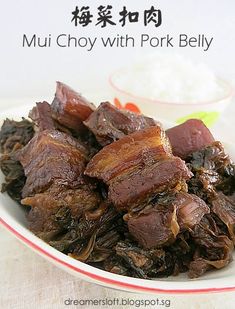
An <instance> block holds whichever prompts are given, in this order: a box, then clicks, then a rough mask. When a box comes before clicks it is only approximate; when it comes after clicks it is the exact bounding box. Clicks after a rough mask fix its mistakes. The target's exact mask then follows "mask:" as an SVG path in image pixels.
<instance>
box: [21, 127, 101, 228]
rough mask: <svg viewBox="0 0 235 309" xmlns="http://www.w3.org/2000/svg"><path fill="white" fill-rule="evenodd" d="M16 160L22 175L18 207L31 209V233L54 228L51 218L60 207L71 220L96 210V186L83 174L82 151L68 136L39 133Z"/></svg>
mask: <svg viewBox="0 0 235 309" xmlns="http://www.w3.org/2000/svg"><path fill="white" fill-rule="evenodd" d="M17 158H18V160H19V161H20V162H21V164H22V166H23V168H24V172H25V176H26V183H25V186H24V188H23V194H22V195H23V200H22V204H24V205H29V206H31V211H30V216H31V218H34V220H31V221H33V224H31V228H32V230H36V229H38V228H39V227H40V228H41V230H42V231H44V230H45V229H46V228H47V227H48V228H49V227H50V226H54V215H55V214H56V213H57V212H58V210H59V209H60V208H62V207H68V208H69V209H70V211H71V214H72V215H73V216H74V217H79V216H80V215H81V214H82V213H83V212H84V211H87V210H90V209H92V208H96V207H98V205H99V203H100V201H101V198H100V196H99V194H98V193H97V192H96V190H95V189H96V186H95V184H93V183H91V181H90V180H89V179H87V178H86V177H84V175H83V171H84V169H85V166H86V163H87V153H86V149H85V148H84V147H83V145H81V144H80V143H79V142H78V141H77V140H75V139H74V138H72V137H71V136H69V135H67V134H65V133H62V132H59V131H56V130H44V131H43V132H39V133H37V134H36V135H35V136H34V138H33V139H32V140H31V141H30V142H29V143H28V144H27V145H26V146H25V147H24V148H23V149H22V150H21V151H20V152H18V154H17ZM37 221H38V222H40V224H39V223H38V222H37ZM34 224H36V226H37V228H34V227H33V226H34ZM38 226H39V227H38ZM53 229H55V228H53Z"/></svg>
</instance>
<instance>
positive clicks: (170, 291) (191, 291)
mask: <svg viewBox="0 0 235 309" xmlns="http://www.w3.org/2000/svg"><path fill="white" fill-rule="evenodd" d="M0 223H1V224H2V225H3V226H4V227H5V228H6V229H7V230H9V231H10V232H11V233H13V234H14V236H15V237H16V238H18V239H20V240H21V241H22V242H24V243H25V244H26V245H28V246H29V247H31V248H32V249H34V250H35V251H37V252H38V253H40V254H41V255H43V256H45V257H47V258H49V259H51V260H52V261H54V262H57V263H59V264H61V265H63V266H65V267H67V268H69V269H72V270H73V271H76V272H78V273H80V274H82V275H84V276H86V277H87V278H90V279H93V280H96V281H98V282H99V283H101V284H102V283H103V284H109V285H112V286H113V287H114V288H122V289H123V288H125V290H126V291H133V290H136V292H138V291H139V292H146V293H147V292H150V293H166V294H196V293H215V292H232V291H235V286H232V287H224V288H202V289H177V290H175V289H160V288H150V287H145V286H140V285H136V284H130V283H125V282H121V281H118V280H114V279H110V278H105V277H102V276H100V275H96V274H93V273H91V272H88V271H85V270H83V269H81V268H79V267H76V266H74V265H71V264H69V263H67V262H65V261H63V260H62V259H60V258H58V257H56V256H54V255H53V254H51V253H49V252H47V251H46V250H44V249H43V248H41V247H40V246H39V245H36V244H35V243H33V242H32V241H31V240H29V239H28V238H27V237H25V236H23V235H22V234H21V233H19V232H18V231H16V230H15V229H14V228H13V227H12V226H10V225H9V224H8V223H7V222H5V221H4V220H3V219H2V218H0Z"/></svg>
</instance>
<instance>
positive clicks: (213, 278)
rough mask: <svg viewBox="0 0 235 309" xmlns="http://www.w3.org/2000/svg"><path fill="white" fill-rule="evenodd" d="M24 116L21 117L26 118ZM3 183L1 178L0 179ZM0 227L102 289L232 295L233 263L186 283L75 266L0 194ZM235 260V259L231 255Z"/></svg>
mask: <svg viewBox="0 0 235 309" xmlns="http://www.w3.org/2000/svg"><path fill="white" fill-rule="evenodd" d="M28 107H29V106H28V105H27V106H21V108H20V110H19V107H16V108H11V109H10V110H7V109H2V110H1V113H0V118H1V119H2V118H5V117H10V118H11V117H13V116H14V117H15V115H18V116H19V114H21V112H23V111H27V110H28ZM26 115H27V113H25V114H24V115H22V116H26ZM226 146H227V150H228V151H229V153H230V154H231V156H232V158H233V159H235V145H233V144H226ZM0 181H1V183H2V182H3V175H2V174H1V175H0ZM0 223H1V224H2V226H4V227H5V228H6V229H7V230H8V231H9V232H11V233H12V234H13V235H14V236H15V237H16V238H18V239H19V240H20V241H21V242H23V243H24V244H25V245H27V246H28V247H29V248H30V249H32V250H33V251H35V252H37V253H38V254H40V255H41V256H43V257H44V258H45V259H47V260H48V261H49V262H51V263H53V264H55V265H56V266H58V267H60V268H62V269H64V270H65V271H67V272H69V273H71V274H73V275H74V276H77V277H79V278H82V279H84V280H87V281H90V282H93V283H96V284H100V285H103V286H107V287H111V288H115V289H120V290H125V291H133V292H140V293H153V294H159V293H170V294H192V293H211V292H228V291H235V261H234V262H232V263H230V264H229V265H228V266H227V267H225V268H224V269H221V270H215V271H211V272H207V273H206V274H205V275H204V276H202V277H200V278H198V279H193V280H192V279H191V280H190V279H188V278H187V275H186V274H181V275H180V276H176V277H169V278H164V279H158V280H145V279H137V278H131V277H126V276H120V275H116V274H112V273H109V272H106V271H103V270H100V269H98V268H95V267H93V266H89V265H87V264H85V263H82V262H79V261H77V260H75V259H73V258H71V257H69V256H67V255H65V254H63V253H61V252H59V251H57V250H56V249H54V248H52V247H51V246H49V245H48V244H47V243H45V242H44V241H42V240H41V239H40V238H38V237H36V236H35V235H34V234H32V233H31V232H30V231H29V230H28V228H27V221H26V218H25V210H24V208H23V207H20V206H19V205H18V204H16V203H15V202H14V201H13V200H11V198H10V197H9V196H8V195H7V194H0ZM234 257H235V255H234Z"/></svg>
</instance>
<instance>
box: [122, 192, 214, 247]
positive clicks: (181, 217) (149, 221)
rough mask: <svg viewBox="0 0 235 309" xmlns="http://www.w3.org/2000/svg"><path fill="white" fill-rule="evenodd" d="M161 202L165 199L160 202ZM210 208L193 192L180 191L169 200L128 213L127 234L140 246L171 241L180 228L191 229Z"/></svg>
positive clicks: (181, 230) (153, 245)
mask: <svg viewBox="0 0 235 309" xmlns="http://www.w3.org/2000/svg"><path fill="white" fill-rule="evenodd" d="M163 202H164V203H163ZM209 212H210V208H209V207H208V206H207V205H206V203H205V202H204V201H203V200H201V199H200V198H198V197H197V196H195V195H191V194H188V193H186V192H179V193H178V194H176V195H175V197H174V198H172V199H171V200H170V201H168V200H167V197H166V201H164V199H162V200H161V201H159V202H157V203H156V204H155V205H154V206H151V207H150V208H148V207H146V208H145V209H144V210H142V211H140V212H139V213H138V214H137V215H134V216H133V217H130V219H129V220H128V228H129V232H130V234H131V235H132V236H133V238H134V239H136V240H137V242H138V243H139V244H140V245H141V246H142V247H143V248H154V247H160V246H163V245H164V246H166V245H169V244H171V243H172V242H173V241H174V240H175V239H176V236H177V235H178V233H179V232H185V231H186V230H191V229H192V228H194V226H196V225H197V224H198V223H199V222H200V221H201V219H202V218H203V216H204V215H205V214H208V213H209Z"/></svg>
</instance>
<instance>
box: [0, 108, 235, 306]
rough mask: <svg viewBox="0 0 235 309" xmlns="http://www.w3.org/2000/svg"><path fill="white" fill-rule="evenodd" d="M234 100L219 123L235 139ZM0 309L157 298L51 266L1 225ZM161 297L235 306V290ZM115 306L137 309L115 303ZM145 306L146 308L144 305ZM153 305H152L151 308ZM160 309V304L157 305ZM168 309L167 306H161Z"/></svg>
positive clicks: (173, 303)
mask: <svg viewBox="0 0 235 309" xmlns="http://www.w3.org/2000/svg"><path fill="white" fill-rule="evenodd" d="M234 116H235V107H234V103H233V104H231V107H230V108H229V110H228V111H227V112H226V114H225V115H224V116H223V117H222V119H221V120H220V122H219V123H218V124H217V125H216V126H215V128H214V131H215V133H216V134H217V135H216V136H218V137H219V138H223V139H225V140H227V141H229V140H230V141H235V136H234V118H235V117H234ZM0 278H1V282H0V308H2V309H8V308H9V309H13V308H14V309H27V308H35V309H37V308H40V309H44V308H48V309H51V308H58V309H59V308H66V307H69V308H70V307H73V308H75V307H77V308H110V307H108V306H106V307H105V306H103V307H95V306H93V307H92V306H89V307H88V306H69V305H65V303H64V302H65V300H67V299H78V300H79V299H88V298H89V299H95V298H97V299H105V298H109V299H113V298H119V299H120V298H126V299H127V298H129V299H134V300H139V299H150V300H151V299H156V296H153V295H144V294H133V293H126V292H123V291H118V290H112V289H108V288H104V287H101V286H98V285H95V284H91V283H87V282H85V281H83V280H79V279H77V278H75V277H73V276H71V275H69V274H67V273H65V272H63V271H62V270H60V269H58V268H56V267H55V266H53V265H51V264H50V263H49V262H47V261H45V260H44V259H43V258H42V257H40V256H38V255H37V254H36V253H34V252H32V251H31V250H30V249H28V248H26V247H25V246H24V245H23V244H21V243H20V242H19V241H18V240H16V239H15V238H14V237H13V236H12V235H10V234H8V233H7V232H6V231H5V230H3V229H2V228H0ZM157 297H158V298H159V299H161V300H162V299H164V300H170V302H171V306H170V308H180V309H183V308H187V309H189V308H195V309H199V308H208V309H213V308H223V309H230V308H234V303H235V292H234V293H233V292H230V293H226V294H222V293H221V294H210V295H188V296H185V295H178V296H173V295H161V294H159V295H158V296H157ZM113 308H126V309H127V308H137V306H115V307H113ZM141 308H143V307H141ZM148 308H151V307H148ZM155 308H156V307H155ZM159 308H165V306H159Z"/></svg>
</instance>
